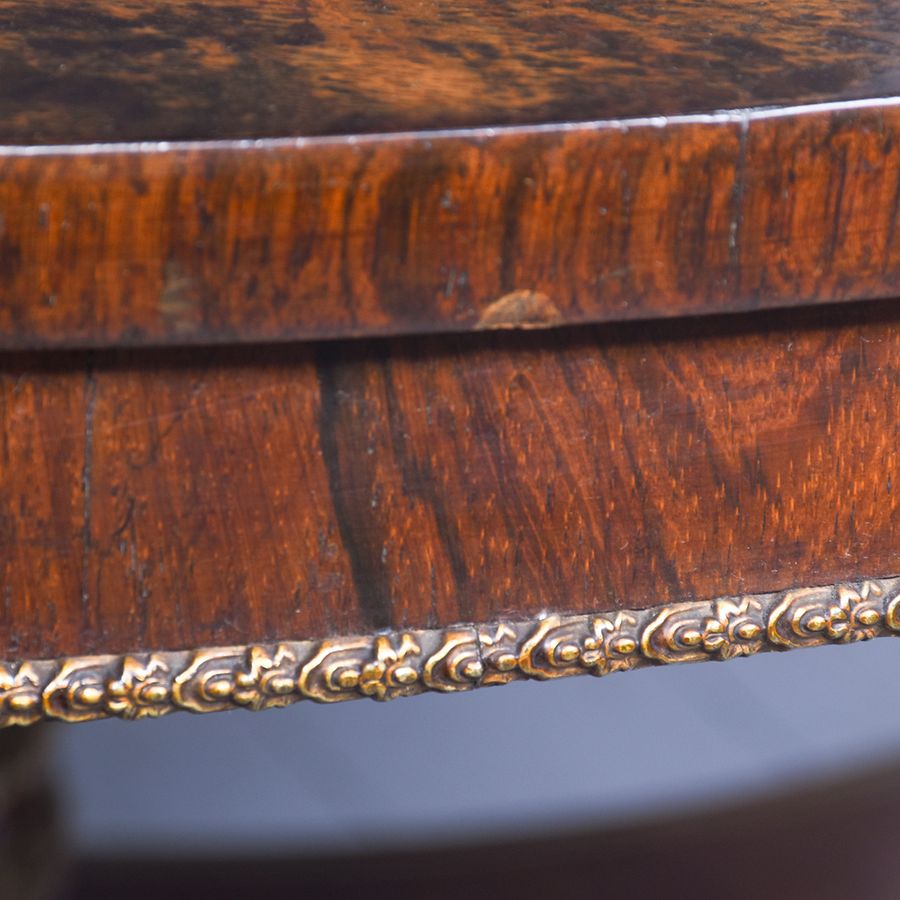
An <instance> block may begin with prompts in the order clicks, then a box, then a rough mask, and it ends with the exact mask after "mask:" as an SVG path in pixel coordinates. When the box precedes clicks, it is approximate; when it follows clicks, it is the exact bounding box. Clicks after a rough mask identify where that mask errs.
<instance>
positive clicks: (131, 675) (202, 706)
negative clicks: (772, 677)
mask: <svg viewBox="0 0 900 900" xmlns="http://www.w3.org/2000/svg"><path fill="white" fill-rule="evenodd" d="M891 634H895V635H900V578H883V579H879V580H868V581H862V582H858V583H845V584H838V585H833V586H831V587H816V588H798V589H791V590H788V591H783V592H781V593H778V594H760V595H755V596H745V597H725V598H722V599H719V600H714V601H712V602H709V601H702V602H696V603H694V602H691V603H676V604H671V605H667V606H661V607H657V608H655V609H648V610H621V611H617V612H603V613H597V614H594V615H574V616H560V615H548V616H542V617H541V618H539V619H537V620H535V621H531V622H493V623H489V624H485V625H480V626H477V627H476V626H469V625H458V626H454V627H451V628H446V629H443V630H419V631H414V630H407V631H402V632H399V633H388V634H377V635H374V636H369V637H350V638H341V639H335V638H331V639H328V640H323V641H282V642H280V643H277V644H253V645H249V646H241V647H216V648H211V649H208V650H198V651H194V652H191V651H178V652H159V653H148V654H131V655H127V656H92V657H80V658H74V659H62V660H36V661H22V662H16V661H14V662H11V663H0V724H2V725H28V724H31V723H32V722H36V721H38V720H40V719H58V720H63V721H67V722H83V721H87V720H89V719H98V718H102V717H105V716H115V717H118V718H122V719H137V718H141V717H145V716H159V715H164V714H165V713H168V712H171V711H173V710H187V711H190V712H214V711H216V710H224V709H249V710H262V709H268V708H271V707H276V706H284V705H286V704H288V703H294V702H295V701H297V700H301V699H303V698H309V699H312V700H317V701H320V702H326V703H331V702H335V701H342V700H351V699H354V698H359V697H371V698H373V699H375V700H390V699H392V698H394V697H401V696H407V695H410V694H418V693H422V692H424V691H439V692H448V691H465V690H470V689H471V688H474V687H483V686H488V685H497V684H506V683H508V682H510V681H514V680H521V679H526V678H535V679H540V680H546V679H553V678H558V677H561V676H568V675H577V674H582V673H590V674H594V675H607V674H610V673H612V672H621V671H626V670H628V669H632V668H635V667H637V666H646V665H654V664H662V663H666V664H667V663H678V662H690V661H693V660H712V659H723V660H724V659H731V658H734V657H737V656H747V655H750V654H752V653H756V652H757V651H763V650H785V649H789V648H794V647H809V646H816V645H820V644H826V643H835V644H846V643H850V642H852V641H859V640H866V639H868V638H873V637H878V636H881V635H891Z"/></svg>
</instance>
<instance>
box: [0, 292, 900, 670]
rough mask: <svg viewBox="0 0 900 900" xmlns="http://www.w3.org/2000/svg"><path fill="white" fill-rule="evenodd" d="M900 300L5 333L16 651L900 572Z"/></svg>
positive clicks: (2, 487)
mask: <svg viewBox="0 0 900 900" xmlns="http://www.w3.org/2000/svg"><path fill="white" fill-rule="evenodd" d="M898 329H900V324H898V319H897V314H896V312H895V307H894V305H893V304H891V303H888V304H882V305H871V304H855V305H854V306H852V307H848V308H846V309H843V310H834V311H832V312H830V313H827V314H825V313H821V312H818V313H816V312H809V313H802V314H801V313H798V312H794V313H792V314H787V313H779V314H777V315H775V314H767V315H766V316H761V315H755V316H753V317H749V318H745V317H726V318H719V319H701V320H693V321H692V320H685V321H682V322H670V323H658V324H655V325H652V326H640V327H637V326H617V327H611V326H606V327H602V328H595V329H590V330H568V329H559V330H557V331H554V332H540V333H536V334H531V335H521V334H509V333H504V334H489V335H485V334H482V335H468V336H460V337H457V338H452V339H451V338H443V339H438V338H432V339H429V340H424V341H423V340H415V341H414V340H394V341H366V342H359V343H355V344H327V343H326V344H321V345H318V346H312V345H293V346H285V347H282V348H280V349H278V348H255V349H252V350H251V349H248V350H240V349H230V350H224V349H223V350H216V351H211V350H210V351H206V352H205V353H199V352H197V351H192V352H184V353H176V352H174V351H168V352H153V353H150V352H146V351H141V352H131V353H125V354H123V353H120V354H98V355H93V356H86V355H84V354H78V355H75V356H65V355H56V354H54V355H50V356H46V357H43V358H42V357H30V358H27V357H22V356H16V355H12V356H9V355H8V356H6V357H4V359H3V375H2V380H0V388H2V392H0V417H2V422H0V424H2V427H0V435H2V437H0V465H2V478H0V547H2V553H0V572H2V585H3V591H4V595H3V607H2V620H0V622H2V632H0V634H2V639H0V656H3V657H6V658H17V657H48V656H56V655H62V654H74V653H81V654H84V653H90V652H95V651H97V652H120V651H129V650H135V649H141V648H146V649H150V648H152V649H176V648H189V647H196V646H204V645H207V646H214V645H216V644H229V643H244V642H249V641H253V640H261V639H285V638H307V637H321V636H328V635H330V634H357V633H370V632H372V631H375V630H378V629H382V628H386V627H395V628H402V627H406V626H409V627H434V626H439V625H444V624H448V623H455V622H471V621H474V622H486V621H492V620H495V619H498V618H503V617H507V618H515V619H521V618H529V617H534V616H536V615H538V614H539V613H540V612H541V611H542V610H545V609H552V610H555V611H567V610H571V611H577V610H599V609H614V608H617V607H634V608H646V607H650V606H656V605H658V604H661V603H664V602H674V601H679V600H688V599H694V598H710V597H714V596H721V595H723V594H729V593H737V592H744V591H747V592H761V591H768V590H775V589H780V588H785V587H790V586H795V585H801V584H828V583H832V582H834V581H837V580H842V579H849V578H856V577H860V576H862V577H865V576H871V575H887V574H892V573H894V572H896V571H898V569H900V565H898V563H900V560H898V554H897V546H898V541H897V538H898V535H897V531H896V528H897V523H896V513H895V505H896V504H895V499H894V498H895V496H896V493H895V492H896V483H897V453H898V451H897V447H898V439H897V438H898V434H897V432H898V409H900V385H898V381H897V377H896V370H895V365H894V363H895V361H896V359H897V354H898V352H900V330H898Z"/></svg>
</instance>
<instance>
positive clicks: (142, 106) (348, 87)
mask: <svg viewBox="0 0 900 900" xmlns="http://www.w3.org/2000/svg"><path fill="white" fill-rule="evenodd" d="M0 60H2V66H3V69H2V71H3V73H4V77H3V79H2V84H0V121H2V125H0V143H5V144H23V145H32V144H82V143H96V142H119V141H158V140H169V141H171V140H223V139H224V140H227V139H236V138H270V137H280V136H289V137H295V136H300V135H304V136H309V135H322V134H328V135H334V134H355V133H364V132H368V133H371V132H395V131H420V130H433V129H443V128H470V127H476V126H496V125H534V124H542V123H547V122H564V121H585V120H594V119H610V118H614V119H619V118H626V117H634V116H657V115H664V116H668V115H673V114H678V113H691V112H710V111H713V110H718V109H735V108H746V107H759V106H782V105H786V104H787V105H789V104H798V103H818V102H823V101H837V100H847V99H857V98H861V97H879V96H886V95H890V94H893V93H895V92H897V91H900V64H898V60H900V9H898V8H897V6H896V4H894V3H890V2H888V3H885V2H879V0H844V2H840V3H834V2H829V0H803V2H798V3H791V4H783V3H775V2H771V0H764V2H752V3H735V2H732V0H655V2H645V0H617V2H610V0H588V2H547V3H539V2H535V0H505V2H502V3H497V2H494V0H458V2H454V3H452V4H446V3H436V2H431V0H429V2H424V3H423V2H419V0H391V2H379V0H307V2H303V3H297V2H294V0H256V2H252V3H251V2H240V0H238V2H235V0H205V2H203V3H182V2H178V0H83V2H79V3H77V4H68V3H64V2H49V0H38V2H31V0H3V2H2V3H0Z"/></svg>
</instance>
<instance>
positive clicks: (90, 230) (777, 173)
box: [0, 104, 900, 348]
mask: <svg viewBox="0 0 900 900" xmlns="http://www.w3.org/2000/svg"><path fill="white" fill-rule="evenodd" d="M898 215H900V105H889V104H888V105H882V106H879V107H877V108H862V109H860V108H849V109H838V110H833V111H817V112H813V113H802V114H795V115H785V116H779V115H772V114H770V113H759V114H754V115H752V116H748V115H744V114H740V115H734V116H724V117H721V118H720V119H717V120H715V121H708V122H680V123H678V122H675V123H669V124H666V125H664V124H644V125H641V126H637V127H629V128H622V127H619V126H617V125H615V124H613V125H598V126H584V127H580V128H575V129H572V130H568V129H565V128H561V129H554V130H550V131H547V132H525V133H518V132H514V133H504V132H497V133H494V134H487V133H481V134H467V135H455V136H445V137H432V136H424V135H420V136H408V137H394V138H390V137H389V138H380V139H374V140H372V141H367V140H362V139H360V140H357V141H355V142H348V141H345V140H338V141H335V142H326V143H324V144H320V143H313V144H300V145H295V144H293V143H290V142H289V143H287V144H273V145H267V146H263V147H252V146H250V147H243V148H239V147H228V148H221V147H211V148H210V147H207V148H194V149H184V148H183V149H169V150H165V151H162V150H160V149H159V148H158V147H156V146H154V147H150V148H146V149H143V150H142V149H140V148H132V149H131V150H121V149H120V150H115V151H110V152H106V151H102V152H101V151H92V150H85V151H84V152H81V151H77V152H71V153H69V152H66V153H51V154H50V155H42V154H40V153H38V154H37V155H35V153H33V152H31V151H26V152H22V153H18V152H10V153H9V154H6V155H3V154H0V301H2V302H0V347H6V348H17V347H19V348H28V347H52V346H57V347H59V346H63V347H65V346H106V345H116V344H118V345H122V344H126V345H128V344H130V345H142V344H197V343H221V342H258V341H283V340H287V339H312V338H323V337H340V336H359V335H374V334H404V333H420V332H435V331H459V330H472V329H479V328H502V327H528V326H544V327H546V326H553V325H559V324H563V323H579V322H590V321H600V320H616V319H634V318H654V317H659V316H672V315H678V314H692V315H693V314H701V313H710V312H717V311H718V312H723V311H739V310H748V309H757V308H761V307H778V306H791V305H796V304H803V303H825V302H833V301H840V300H857V299H867V298H872V297H890V296H895V295H896V294H897V292H898V283H900V229H898V228H897V223H898Z"/></svg>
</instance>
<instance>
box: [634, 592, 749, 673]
mask: <svg viewBox="0 0 900 900" xmlns="http://www.w3.org/2000/svg"><path fill="white" fill-rule="evenodd" d="M764 636H765V619H764V609H763V605H762V603H760V602H759V601H758V600H756V599H754V598H752V597H745V598H743V599H739V600H731V599H722V600H715V601H714V602H713V603H679V604H676V605H675V606H670V607H667V608H664V609H663V610H662V612H661V613H660V614H659V615H658V616H656V618H654V619H653V621H652V622H651V623H650V624H649V625H648V626H647V628H645V629H644V633H643V635H642V637H641V650H642V651H643V654H644V656H646V657H647V658H648V659H653V660H656V661H657V662H665V663H672V662H692V661H695V660H701V659H709V658H712V657H718V658H719V659H731V658H732V657H734V656H748V655H749V654H751V653H755V652H756V651H757V650H759V649H760V648H761V647H762V645H763V639H764Z"/></svg>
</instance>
